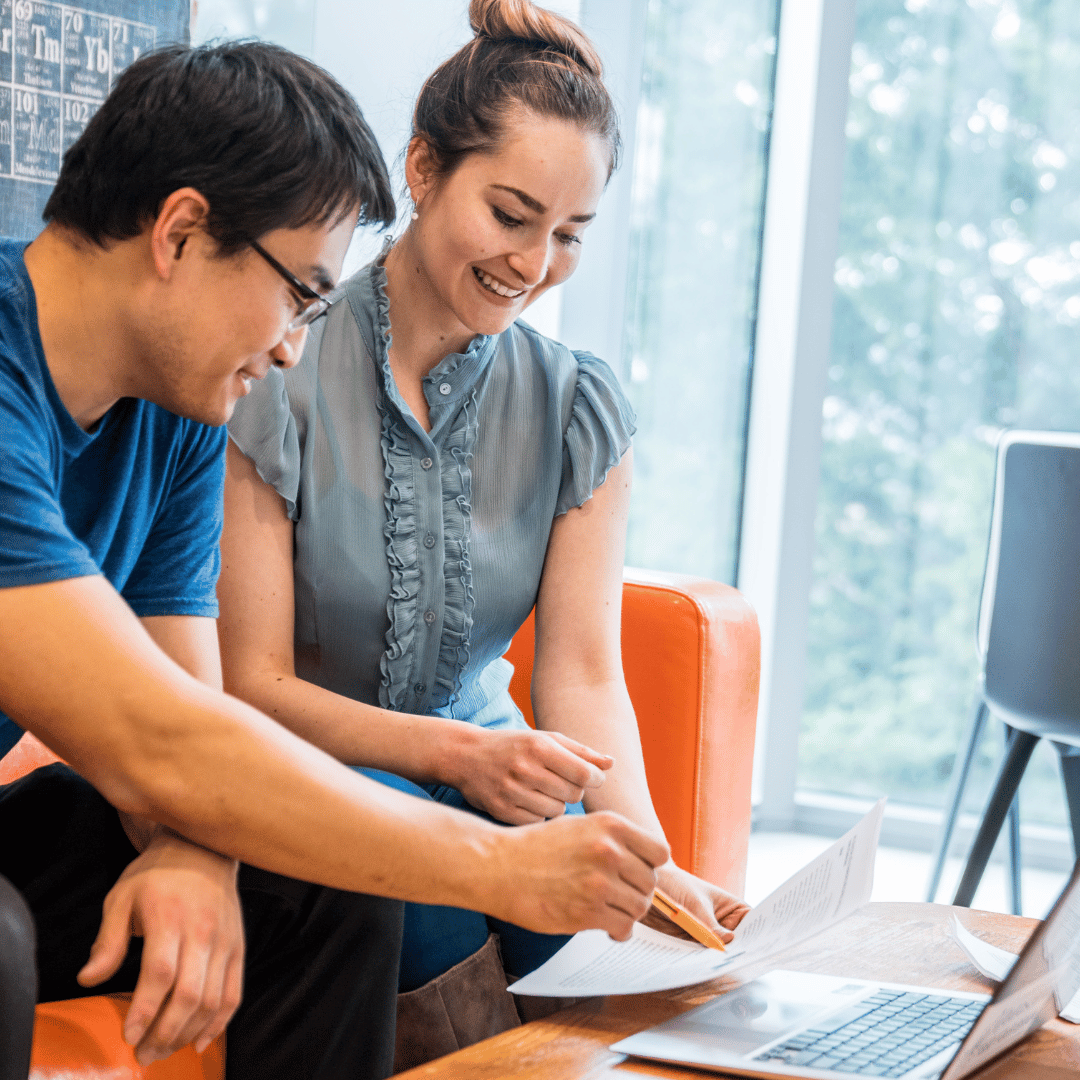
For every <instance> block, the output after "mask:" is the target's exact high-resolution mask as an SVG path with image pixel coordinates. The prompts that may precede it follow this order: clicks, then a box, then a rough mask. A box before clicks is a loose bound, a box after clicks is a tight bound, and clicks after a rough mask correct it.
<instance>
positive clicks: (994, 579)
mask: <svg viewBox="0 0 1080 1080" xmlns="http://www.w3.org/2000/svg"><path fill="white" fill-rule="evenodd" d="M1016 447H1045V448H1047V450H1046V453H1045V456H1046V458H1047V461H1046V462H1044V463H1043V464H1044V465H1047V464H1048V463H1049V461H1050V459H1051V458H1052V457H1053V456H1054V455H1053V453H1052V452H1053V451H1065V452H1066V454H1069V455H1074V457H1073V458H1072V461H1071V463H1072V465H1073V467H1074V468H1076V469H1077V471H1078V472H1080V434H1074V433H1068V432H1038V431H1035V432H1033V431H1010V432H1006V433H1005V434H1004V435H1003V436H1002V438H1001V440H1000V441H999V444H998V452H997V470H996V476H995V483H994V505H993V513H992V515H991V525H990V538H989V542H988V544H987V555H986V568H985V571H984V574H983V583H982V593H981V596H980V600H979V612H978V623H977V628H976V640H977V647H978V652H979V659H980V664H981V671H980V676H979V684H978V687H977V690H976V700H975V706H974V708H973V710H972V714H971V719H970V721H969V723H968V728H967V732H966V735H965V742H964V751H963V753H962V755H961V756H960V757H958V759H957V761H956V764H955V765H954V767H953V775H952V779H951V783H950V789H949V795H948V800H947V809H946V812H945V817H944V821H943V822H942V829H941V834H940V837H939V840H938V845H937V849H936V851H935V854H934V862H933V866H932V869H931V872H930V880H929V884H928V889H927V900H928V901H931V902H932V901H933V899H934V897H935V895H936V894H937V890H938V886H939V885H940V883H941V875H942V870H943V868H944V865H945V859H946V857H947V855H948V852H949V847H950V845H951V841H952V837H953V833H954V831H955V828H956V820H957V818H958V816H959V813H960V807H961V805H962V803H963V798H964V789H965V788H966V786H967V782H968V778H969V776H970V773H971V766H972V762H973V761H974V757H975V752H976V750H977V748H978V745H979V741H980V739H981V738H982V735H983V732H984V730H985V727H986V720H987V718H988V717H989V716H990V714H991V713H992V714H994V715H995V716H997V717H998V719H1000V720H1001V721H1002V723H1003V724H1004V726H1005V735H1006V739H1005V753H1004V755H1003V757H1002V760H1001V763H1000V765H999V767H998V772H997V776H996V777H995V780H994V785H993V788H992V789H991V793H990V797H989V799H988V800H987V804H986V807H985V809H984V810H983V815H982V820H981V822H980V825H979V828H978V831H977V832H976V835H975V839H974V841H973V843H972V847H971V851H970V853H969V855H968V860H967V865H966V866H965V869H964V873H963V876H962V878H961V880H960V884H959V886H958V887H957V890H956V895H955V896H954V898H953V903H954V904H956V905H959V906H962V907H970V906H971V901H972V899H973V898H974V896H975V890H976V889H977V888H978V886H979V882H980V881H981V880H982V876H983V873H984V871H985V869H986V865H987V863H988V861H989V859H990V854H991V852H992V851H993V848H994V845H995V843H996V842H997V838H998V836H999V834H1000V832H1001V828H1002V825H1003V824H1004V823H1005V819H1006V817H1008V820H1009V858H1008V873H1009V881H1010V886H1011V888H1010V901H1011V907H1012V911H1013V914H1016V915H1019V914H1020V913H1021V908H1022V904H1021V901H1022V896H1021V851H1020V812H1019V801H1018V798H1017V791H1018V789H1019V786H1020V781H1021V779H1022V778H1023V775H1024V771H1025V770H1026V768H1027V765H1028V762H1029V761H1030V760H1031V755H1032V753H1033V751H1034V749H1035V746H1036V745H1037V744H1038V742H1039V740H1040V739H1041V738H1049V739H1050V740H1051V742H1052V743H1053V745H1054V747H1055V749H1056V750H1057V751H1058V756H1059V761H1060V764H1061V775H1062V780H1063V782H1064V785H1065V793H1066V797H1067V801H1068V804H1069V817H1070V824H1071V826H1072V837H1073V855H1074V858H1075V857H1076V855H1077V850H1078V840H1080V681H1078V682H1077V683H1076V684H1075V685H1064V686H1057V685H1056V684H1053V681H1052V680H1050V681H1046V680H1044V681H1043V682H1042V683H1040V682H1039V681H1038V680H1037V679H1035V678H1034V677H1030V678H1029V679H1028V680H1027V681H1026V682H1027V684H1028V685H1024V686H1020V685H1019V683H1020V682H1022V681H1023V680H1017V679H1015V678H1013V679H1010V678H1009V675H1010V674H1012V675H1015V674H1016V672H1015V671H1011V670H1010V667H1011V661H1010V658H1009V656H1008V651H1007V649H1006V648H1005V647H1004V646H1005V642H1007V640H1008V638H1009V634H1008V633H1007V632H1006V633H1002V632H1001V628H1002V623H1001V622H1000V621H999V622H998V623H995V618H997V619H998V620H1002V619H1004V618H1005V617H1006V615H1005V614H1003V613H1002V612H1001V611H1000V610H999V609H998V605H997V600H998V596H999V591H1000V590H999V585H1000V584H1002V583H1003V582H1005V583H1006V584H1008V580H1007V579H1006V578H1005V577H1003V575H1004V574H1009V573H1014V572H1015V567H1013V566H1007V567H1003V566H1002V563H1001V554H1002V536H1003V532H1004V530H1005V529H1006V521H1005V513H1006V491H1005V478H1006V473H1007V468H1006V464H1007V460H1008V455H1009V452H1010V451H1012V450H1013V449H1014V448H1016ZM1036 453H1038V451H1036ZM1065 460H1066V459H1065V458H1064V457H1059V458H1058V462H1057V466H1058V468H1059V469H1061V468H1062V463H1063V462H1065ZM1070 490H1071V489H1070ZM1011 491H1012V489H1011V488H1010V493H1011ZM1076 503H1077V507H1076V508H1077V510H1078V512H1080V490H1078V491H1077V497H1076ZM1010 505H1011V504H1010ZM1059 506H1060V504H1059ZM1042 509H1043V510H1046V511H1047V513H1048V516H1050V515H1052V514H1053V512H1054V510H1055V509H1056V507H1050V508H1046V507H1043V508H1042ZM1010 512H1011V513H1012V512H1013V511H1010ZM1078 517H1080V513H1078ZM1014 526H1015V522H1010V523H1009V528H1010V530H1012V528H1013V527H1014ZM1075 531H1076V532H1077V535H1078V536H1080V521H1078V522H1077V524H1076V527H1075ZM1015 539H1016V537H1011V539H1010V543H1013V542H1014V541H1015ZM1046 547H1047V548H1048V549H1050V548H1052V547H1053V545H1052V542H1051V541H1050V540H1049V538H1048V540H1047V545H1046ZM1053 554H1054V552H1053V551H1052V550H1051V551H1050V552H1049V555H1048V556H1047V561H1048V562H1052V556H1053ZM1076 554H1077V561H1078V562H1080V546H1078V547H1077V549H1076ZM1033 561H1034V560H1033ZM1040 584H1041V585H1042V586H1043V588H1044V589H1046V590H1048V589H1051V588H1052V587H1053V584H1054V583H1053V582H1048V581H1045V580H1044V581H1042V582H1040ZM1066 591H1067V590H1066ZM1011 599H1015V596H1012V597H1011ZM1065 600H1066V602H1068V601H1073V606H1072V607H1067V608H1066V610H1065V611H1064V614H1065V615H1067V616H1070V617H1071V618H1068V619H1067V620H1066V621H1067V624H1068V626H1069V627H1070V628H1073V629H1076V630H1078V631H1080V594H1077V596H1075V597H1073V596H1066V597H1065ZM1029 607H1030V605H1029ZM1074 608H1075V610H1074ZM1010 614H1015V612H1012V613H1010ZM1025 614H1027V615H1029V616H1030V615H1033V614H1035V613H1034V612H1032V611H1031V610H1028V611H1026V612H1025ZM1061 614H1062V611H1059V610H1056V609H1055V611H1054V612H1053V615H1055V616H1060V615H1061ZM1046 621H1047V623H1048V624H1050V626H1051V628H1053V627H1054V626H1056V623H1055V622H1054V619H1053V618H1051V615H1050V613H1049V612H1048V613H1047V618H1046ZM1050 636H1053V639H1054V641H1055V643H1056V642H1057V641H1060V640H1062V635H1060V634H1058V635H1050ZM1068 640H1069V642H1070V644H1071V645H1072V646H1073V648H1075V646H1076V642H1077V640H1078V638H1077V637H1075V636H1070V637H1069V639H1068ZM1044 658H1045V657H1044ZM1002 671H1004V674H1002ZM1041 674H1044V675H1045V674H1046V672H1041ZM988 677H989V681H990V683H992V684H993V685H991V687H990V689H989V690H988ZM1047 686H1051V687H1052V689H1054V690H1059V691H1062V693H1061V694H1059V695H1058V698H1057V699H1056V700H1054V701H1052V702H1050V701H1049V699H1048V698H1047V695H1046V694H1045V693H1042V691H1045V689H1046V687H1047ZM1029 691H1030V694H1029V693H1028V692H1029ZM1040 693H1042V699H1041V700H1040ZM1051 696H1052V695H1051ZM1005 698H1007V699H1008V700H1005ZM1063 707H1064V708H1063Z"/></svg>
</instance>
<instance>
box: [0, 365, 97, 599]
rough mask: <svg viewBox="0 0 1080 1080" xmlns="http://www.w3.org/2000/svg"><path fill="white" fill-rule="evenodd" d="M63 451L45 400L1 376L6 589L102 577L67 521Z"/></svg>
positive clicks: (0, 518)
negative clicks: (60, 466)
mask: <svg viewBox="0 0 1080 1080" xmlns="http://www.w3.org/2000/svg"><path fill="white" fill-rule="evenodd" d="M60 453H61V450H60V447H59V445H58V444H57V443H56V442H55V440H54V438H53V436H52V433H51V431H50V428H49V425H48V423H47V421H46V418H45V416H44V414H43V412H42V407H41V404H40V402H38V401H37V400H35V398H34V397H33V396H32V395H31V394H30V393H28V392H27V390H26V389H25V387H24V386H23V385H22V384H21V383H20V382H19V380H18V378H17V377H15V376H12V375H10V374H9V373H7V372H6V370H5V372H4V374H3V375H2V376H0V588H5V589H7V588H17V587H19V586H22V585H40V584H42V583H44V582H47V581H63V580H65V579H67V578H74V577H87V576H90V575H94V574H100V573H101V571H100V569H99V568H98V566H97V564H96V563H95V562H94V560H93V559H92V558H91V556H90V552H89V550H88V549H87V548H86V546H85V545H84V544H83V543H82V542H81V541H79V540H77V539H76V538H75V536H74V535H73V534H72V532H71V530H70V529H69V528H68V526H67V523H66V522H65V520H64V512H63V510H62V508H61V506H60V494H59V480H58V461H59V455H60ZM54 459H55V460H54Z"/></svg>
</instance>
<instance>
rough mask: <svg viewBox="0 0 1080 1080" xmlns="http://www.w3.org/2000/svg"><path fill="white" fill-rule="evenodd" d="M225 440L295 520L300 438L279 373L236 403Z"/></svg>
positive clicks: (272, 372) (269, 374)
mask: <svg viewBox="0 0 1080 1080" xmlns="http://www.w3.org/2000/svg"><path fill="white" fill-rule="evenodd" d="M306 362H307V361H306V360H305V363H306ZM301 366H303V365H301ZM229 437H230V438H231V439H232V441H233V442H234V443H235V444H236V445H237V447H238V448H239V450H240V451H241V453H243V454H245V455H246V456H247V457H249V458H251V460H252V462H253V463H254V465H255V469H256V471H257V472H258V474H259V475H260V476H261V477H262V478H263V480H265V481H266V483H268V484H269V485H270V486H271V487H272V488H273V489H274V490H275V491H276V492H277V493H278V494H279V495H280V496H281V497H282V498H283V499H284V500H285V505H286V507H287V508H288V512H289V517H290V518H291V519H292V520H293V521H296V520H298V519H299V517H300V509H299V506H298V505H297V503H298V495H297V493H298V492H299V490H300V435H299V431H298V429H297V424H296V418H295V416H294V415H293V411H292V408H291V406H290V403H289V394H288V389H287V387H286V385H285V376H284V375H283V374H282V372H281V371H280V370H278V369H277V368H271V369H270V370H269V371H268V372H267V373H266V378H264V379H263V380H262V382H259V383H256V384H255V385H254V386H253V387H252V389H251V393H250V394H248V396H247V397H246V398H242V399H241V400H240V401H238V402H237V404H236V411H235V412H234V413H233V418H232V419H231V420H230V421H229Z"/></svg>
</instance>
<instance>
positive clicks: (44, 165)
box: [0, 0, 190, 240]
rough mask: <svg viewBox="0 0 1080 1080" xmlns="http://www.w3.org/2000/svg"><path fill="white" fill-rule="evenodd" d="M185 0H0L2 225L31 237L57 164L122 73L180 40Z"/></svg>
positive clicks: (184, 31)
mask: <svg viewBox="0 0 1080 1080" xmlns="http://www.w3.org/2000/svg"><path fill="white" fill-rule="evenodd" d="M189 14H190V0H88V3H87V4H86V5H85V6H75V5H73V4H64V3H51V2H48V0H0V234H3V235H5V236H15V237H19V238H22V239H26V240H29V239H30V238H32V237H34V236H36V235H37V233H39V232H40V231H41V228H42V221H41V211H42V210H43V209H44V207H45V202H46V200H47V199H48V197H49V192H50V191H51V189H52V186H53V184H54V183H55V182H56V178H57V176H58V175H59V173H60V159H61V158H62V157H63V155H64V151H65V150H67V148H68V147H69V146H71V144H72V143H73V142H75V140H76V139H77V138H78V137H79V136H80V135H81V134H82V132H83V130H84V129H85V128H86V123H87V121H88V120H89V119H90V117H91V116H93V115H94V113H95V111H96V110H97V108H98V106H99V105H100V104H101V102H102V101H104V100H105V97H106V95H107V94H108V93H109V91H110V90H111V89H112V86H113V83H114V82H115V81H116V79H117V77H118V76H119V75H120V73H121V72H122V71H123V70H124V68H126V67H127V66H128V64H130V63H132V61H134V60H137V59H138V58H139V57H140V56H142V55H143V54H144V53H147V52H150V51H151V50H152V49H154V48H155V47H157V46H160V45H164V44H169V43H173V42H186V41H187V40H188V20H189Z"/></svg>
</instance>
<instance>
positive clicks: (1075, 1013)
mask: <svg viewBox="0 0 1080 1080" xmlns="http://www.w3.org/2000/svg"><path fill="white" fill-rule="evenodd" d="M950 930H951V933H952V938H953V941H955V942H956V944H957V945H959V946H960V948H961V949H963V950H964V953H965V955H966V956H967V958H968V959H969V960H970V961H971V962H972V963H973V964H974V965H975V966H976V967H977V968H978V969H979V971H981V972H982V973H983V974H984V975H985V976H986V977H987V978H988V979H993V980H994V981H995V982H1001V981H1002V979H1004V978H1005V976H1006V975H1008V974H1009V972H1010V971H1011V970H1012V966H1013V964H1015V963H1016V955H1015V954H1014V953H1011V952H1007V951H1006V950H1005V949H999V948H998V947H997V946H996V945H991V944H990V943H989V942H987V941H983V940H982V938H977V937H976V936H975V935H974V934H973V933H972V932H971V931H970V930H967V929H965V928H964V925H963V924H962V923H961V922H960V920H959V919H958V918H957V917H956V916H955V915H954V916H953V919H952V926H951V928H950ZM1058 1015H1060V1017H1061V1019H1062V1020H1068V1021H1069V1022H1070V1023H1072V1024H1080V992H1077V994H1076V996H1075V997H1074V998H1073V999H1072V1001H1070V1002H1069V1004H1068V1005H1066V1006H1065V1008H1064V1009H1062V1010H1061V1012H1060V1013H1059V1014H1058Z"/></svg>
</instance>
